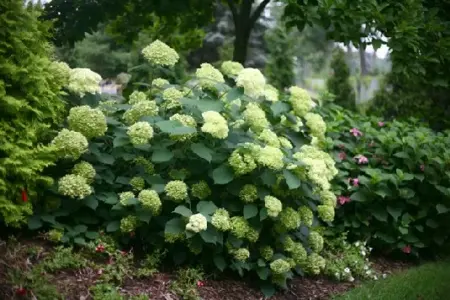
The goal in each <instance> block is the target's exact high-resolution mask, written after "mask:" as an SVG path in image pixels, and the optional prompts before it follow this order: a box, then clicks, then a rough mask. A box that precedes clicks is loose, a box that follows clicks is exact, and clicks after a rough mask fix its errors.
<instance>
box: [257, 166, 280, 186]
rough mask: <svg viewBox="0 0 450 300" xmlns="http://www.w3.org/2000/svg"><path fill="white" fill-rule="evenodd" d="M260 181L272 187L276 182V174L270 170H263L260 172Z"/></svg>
mask: <svg viewBox="0 0 450 300" xmlns="http://www.w3.org/2000/svg"><path fill="white" fill-rule="evenodd" d="M261 180H262V182H263V183H264V184H265V185H267V186H268V187H272V186H273V185H275V183H276V182H277V176H276V175H275V174H274V173H273V172H272V171H270V170H267V169H266V170H264V172H263V173H262V174H261Z"/></svg>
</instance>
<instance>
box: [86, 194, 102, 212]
mask: <svg viewBox="0 0 450 300" xmlns="http://www.w3.org/2000/svg"><path fill="white" fill-rule="evenodd" d="M83 202H84V205H86V206H87V207H89V208H91V209H92V210H95V209H96V208H97V206H98V200H97V198H95V197H94V196H89V197H87V198H84V199H83Z"/></svg>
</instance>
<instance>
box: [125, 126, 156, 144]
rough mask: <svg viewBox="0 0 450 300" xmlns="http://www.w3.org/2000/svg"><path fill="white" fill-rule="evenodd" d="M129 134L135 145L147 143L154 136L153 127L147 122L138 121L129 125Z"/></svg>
mask: <svg viewBox="0 0 450 300" xmlns="http://www.w3.org/2000/svg"><path fill="white" fill-rule="evenodd" d="M127 134H128V136H129V137H130V141H131V143H132V144H133V145H145V144H147V143H148V142H149V141H150V140H151V138H152V137H153V128H152V126H151V125H150V124H149V123H147V122H137V123H134V124H133V125H131V126H130V127H128V130H127Z"/></svg>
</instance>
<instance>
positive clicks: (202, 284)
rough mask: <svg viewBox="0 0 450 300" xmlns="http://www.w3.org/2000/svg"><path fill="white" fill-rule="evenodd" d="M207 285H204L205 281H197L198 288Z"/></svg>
mask: <svg viewBox="0 0 450 300" xmlns="http://www.w3.org/2000/svg"><path fill="white" fill-rule="evenodd" d="M204 285H205V284H204V283H203V281H200V280H199V281H197V286H204Z"/></svg>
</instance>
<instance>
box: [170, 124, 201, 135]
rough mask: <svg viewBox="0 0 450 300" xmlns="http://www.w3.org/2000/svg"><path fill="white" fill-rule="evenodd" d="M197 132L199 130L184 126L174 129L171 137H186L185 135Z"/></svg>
mask: <svg viewBox="0 0 450 300" xmlns="http://www.w3.org/2000/svg"><path fill="white" fill-rule="evenodd" d="M195 132H197V129H195V128H194V127H190V126H182V127H177V128H174V129H173V130H172V132H171V133H170V135H174V136H177V135H185V134H191V133H195Z"/></svg>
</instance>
